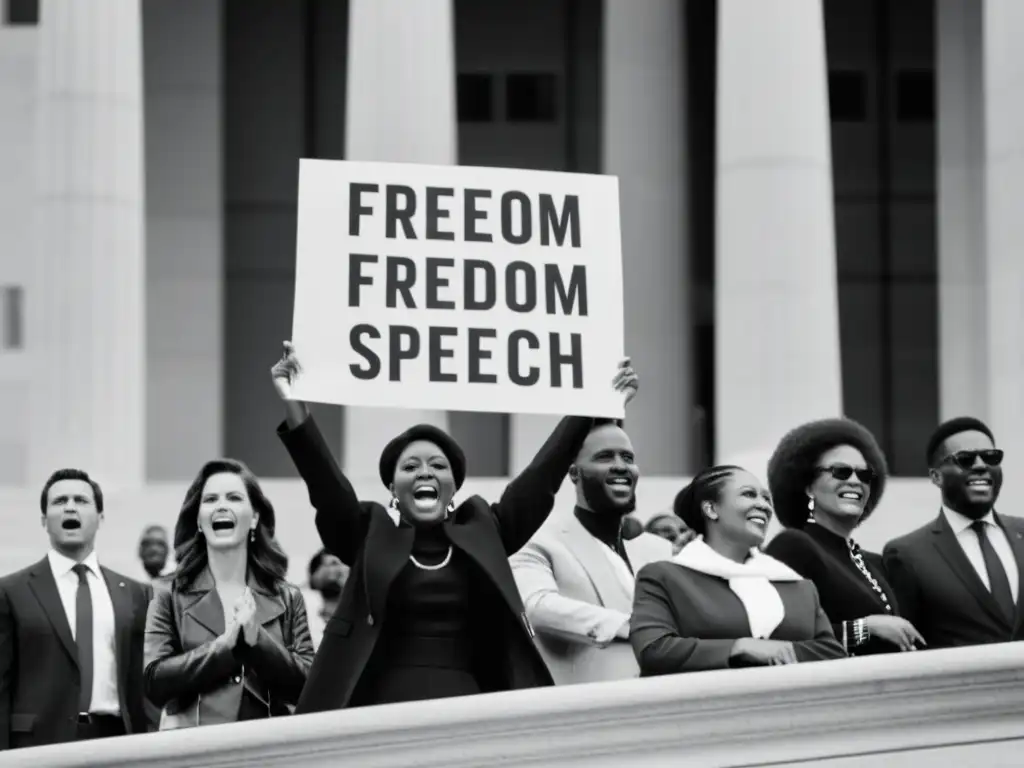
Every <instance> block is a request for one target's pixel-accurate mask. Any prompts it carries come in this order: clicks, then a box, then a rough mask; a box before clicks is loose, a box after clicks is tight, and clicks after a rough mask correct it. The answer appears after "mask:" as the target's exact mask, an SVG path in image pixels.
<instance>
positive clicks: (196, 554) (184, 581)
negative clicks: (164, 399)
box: [145, 459, 313, 730]
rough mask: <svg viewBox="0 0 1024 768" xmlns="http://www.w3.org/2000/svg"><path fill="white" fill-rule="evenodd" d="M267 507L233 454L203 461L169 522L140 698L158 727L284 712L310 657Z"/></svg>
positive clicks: (297, 599)
mask: <svg viewBox="0 0 1024 768" xmlns="http://www.w3.org/2000/svg"><path fill="white" fill-rule="evenodd" d="M274 527H275V520H274V508H273V506H271V504H270V501H269V500H268V499H267V497H266V496H264V495H263V491H262V489H261V488H260V485H259V482H258V481H257V480H256V478H255V477H254V476H253V474H252V472H250V471H249V469H248V468H247V467H246V466H245V465H244V464H242V463H241V462H239V461H234V460H232V459H218V460H216V461H209V462H207V463H206V464H205V465H204V466H203V468H202V469H201V470H200V471H199V475H198V476H197V477H196V479H195V481H193V483H192V485H191V487H189V489H188V491H187V493H186V494H185V501H184V503H183V504H182V506H181V513H180V514H179V515H178V523H177V525H176V526H175V528H174V547H175V555H176V558H177V561H178V567H177V570H176V571H175V573H174V574H173V575H172V580H171V588H170V589H164V590H158V591H157V593H156V595H155V596H154V598H153V602H152V603H150V606H149V615H148V617H147V621H146V643H145V682H146V695H147V697H148V698H149V699H150V700H151V701H152V702H153V703H154V704H156V705H157V706H159V707H163V708H164V709H163V714H162V716H161V718H160V730H170V729H174V728H187V727H190V726H197V725H213V724H217V723H232V722H236V721H239V720H259V719H262V718H265V717H274V716H277V715H287V714H290V712H291V710H292V709H293V708H294V705H295V703H296V702H297V701H298V698H299V694H300V693H301V692H302V687H303V685H304V684H305V682H306V673H307V672H308V671H309V667H310V664H312V662H313V642H312V640H311V639H310V636H309V628H308V626H307V623H306V608H305V603H304V601H303V598H302V593H301V592H300V591H299V588H298V587H296V586H294V585H292V584H289V583H287V582H286V581H285V580H284V577H285V572H286V571H287V568H288V558H287V557H286V556H285V554H284V552H283V551H282V550H281V547H280V546H279V545H278V543H277V541H276V540H275V539H274Z"/></svg>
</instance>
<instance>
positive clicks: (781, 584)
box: [629, 465, 846, 677]
mask: <svg viewBox="0 0 1024 768" xmlns="http://www.w3.org/2000/svg"><path fill="white" fill-rule="evenodd" d="M674 510H675V513H676V515H677V516H678V517H680V518H681V519H682V521H683V522H684V523H685V524H686V525H687V527H688V528H689V529H690V530H692V531H694V532H695V533H696V534H697V538H696V539H695V540H694V541H693V542H691V543H689V544H687V545H686V546H685V547H683V549H682V550H681V551H680V552H679V553H678V554H677V555H676V556H675V557H673V558H672V560H670V561H661V562H656V563H651V564H650V565H646V566H644V567H643V568H641V569H640V573H639V574H638V575H637V580H636V592H635V596H634V601H633V618H632V620H631V622H630V635H629V639H630V642H631V643H632V644H633V652H634V653H635V654H636V658H637V662H638V663H639V665H640V674H641V676H643V677H649V676H652V675H668V674H674V673H677V672H696V671H700V670H708V669H726V668H730V667H754V666H775V665H779V664H794V663H797V662H804V661H819V660H825V659H839V658H844V657H845V656H846V653H845V652H844V651H843V648H842V646H841V645H840V644H839V643H838V642H837V641H836V638H835V636H834V635H833V634H832V628H831V626H830V624H829V618H828V616H826V615H825V612H824V611H823V610H822V609H821V606H820V605H819V603H818V595H817V592H816V591H815V589H814V585H813V584H812V583H811V582H810V581H808V580H807V579H804V578H803V577H801V576H800V575H799V574H798V573H796V572H795V571H793V569H791V568H789V567H788V566H786V565H785V564H783V563H780V562H779V561H778V560H775V559H774V558H772V557H769V556H768V555H766V554H764V553H762V552H760V551H759V550H758V547H759V546H760V545H761V543H762V542H763V541H764V535H765V531H766V530H767V529H768V524H769V523H770V522H771V518H772V502H771V497H770V496H769V495H768V491H767V490H766V489H765V488H764V487H763V486H762V484H761V483H760V482H759V481H758V480H757V478H755V477H754V476H753V475H751V474H750V473H749V472H747V471H745V470H743V469H741V468H740V467H736V466H728V465H723V466H717V467H711V468H709V469H705V470H704V471H702V472H700V473H699V474H698V475H697V476H696V477H695V478H694V479H693V481H692V482H691V483H690V484H689V485H687V486H686V487H685V488H684V489H683V490H682V491H680V493H679V495H678V496H677V497H676V501H675V505H674Z"/></svg>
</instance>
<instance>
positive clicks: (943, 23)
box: [935, 0, 989, 419]
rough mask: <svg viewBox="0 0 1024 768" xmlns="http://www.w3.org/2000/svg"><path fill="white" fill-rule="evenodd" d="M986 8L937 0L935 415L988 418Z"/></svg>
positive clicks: (965, 0) (971, 1)
mask: <svg viewBox="0 0 1024 768" xmlns="http://www.w3.org/2000/svg"><path fill="white" fill-rule="evenodd" d="M983 9H984V4H982V3H979V2H977V1H976V0H938V3H937V5H936V8H935V11H936V14H935V15H936V24H935V29H936V45H935V50H936V88H937V91H938V121H937V125H936V132H937V134H938V135H937V142H938V152H937V153H936V155H937V160H936V163H937V172H938V201H937V206H938V221H937V226H938V258H939V269H938V277H939V281H938V283H939V286H938V288H939V318H938V321H939V409H940V414H941V418H943V419H948V418H951V417H953V416H960V415H963V414H966V413H972V414H977V415H978V416H980V417H981V418H987V415H988V410H989V407H988V369H989V361H988V353H989V349H988V344H986V343H981V342H980V340H981V339H987V338H988V302H987V300H986V295H987V293H988V291H987V285H988V278H987V261H988V259H987V258H986V246H985V228H986V220H985V216H986V214H985V94H984V73H983V71H982V56H983V51H984V42H983V39H982V16H983Z"/></svg>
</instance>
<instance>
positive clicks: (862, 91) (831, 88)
mask: <svg viewBox="0 0 1024 768" xmlns="http://www.w3.org/2000/svg"><path fill="white" fill-rule="evenodd" d="M828 111H829V116H830V117H831V118H832V122H834V123H862V122H864V121H865V120H867V117H868V84H867V77H866V75H865V74H864V73H863V72H856V71H841V70H839V71H833V72H829V73H828Z"/></svg>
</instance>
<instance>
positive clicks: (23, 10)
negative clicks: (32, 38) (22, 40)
mask: <svg viewBox="0 0 1024 768" xmlns="http://www.w3.org/2000/svg"><path fill="white" fill-rule="evenodd" d="M4 22H5V23H7V24H10V25H11V26H12V27H13V26H35V25H37V24H39V0H7V2H6V4H5V12H4Z"/></svg>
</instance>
